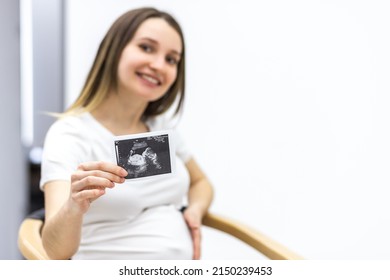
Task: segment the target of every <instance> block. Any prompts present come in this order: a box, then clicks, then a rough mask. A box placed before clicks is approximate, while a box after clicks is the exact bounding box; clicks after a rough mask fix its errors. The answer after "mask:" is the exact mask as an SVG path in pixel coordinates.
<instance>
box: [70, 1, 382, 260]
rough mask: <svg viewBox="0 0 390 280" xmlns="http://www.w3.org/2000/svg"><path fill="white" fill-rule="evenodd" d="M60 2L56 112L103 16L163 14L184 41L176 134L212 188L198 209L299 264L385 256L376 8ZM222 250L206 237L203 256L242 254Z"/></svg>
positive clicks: (230, 247) (378, 4) (86, 64)
mask: <svg viewBox="0 0 390 280" xmlns="http://www.w3.org/2000/svg"><path fill="white" fill-rule="evenodd" d="M66 4H67V5H66V8H67V10H66V12H67V17H66V49H65V50H66V60H65V62H66V100H65V101H66V104H69V103H70V102H71V101H73V100H74V98H75V97H76V96H77V95H78V94H79V92H80V89H81V86H82V84H83V82H84V79H85V77H86V74H87V71H88V70H89V68H90V66H91V63H92V60H93V58H94V56H95V53H96V50H97V47H98V44H99V43H100V40H101V39H102V37H103V35H104V34H105V32H106V31H107V29H108V27H109V26H110V25H111V23H112V22H113V21H114V20H115V19H116V18H117V16H119V15H120V14H122V13H123V12H125V11H126V10H128V9H130V8H133V7H140V6H146V5H151V6H156V7H157V8H161V9H164V10H167V11H169V12H171V13H172V14H173V15H175V16H176V18H177V19H178V20H179V22H180V23H181V24H182V27H183V29H184V32H185V36H186V47H187V55H188V56H187V96H188V98H187V101H186V108H185V110H186V111H185V113H184V116H183V119H182V121H181V125H180V127H181V129H182V131H183V134H184V136H185V137H186V139H187V141H188V142H189V144H190V145H191V147H192V150H193V152H194V155H195V157H196V159H197V160H198V162H199V163H200V164H201V166H202V167H203V169H204V170H205V172H206V173H207V174H208V175H209V177H210V179H211V181H212V182H213V184H214V187H215V191H216V198H215V201H214V204H213V206H212V211H213V212H216V213H220V214H223V215H227V216H229V217H232V218H234V219H237V220H240V221H242V222H244V223H246V224H248V225H250V226H252V227H253V228H255V229H257V230H259V231H261V232H263V233H265V234H267V235H269V236H271V237H272V238H274V239H276V240H277V241H279V242H281V243H283V244H284V245H286V246H288V247H289V248H290V249H292V250H294V251H295V252H297V253H299V254H301V255H303V256H304V257H305V258H307V259H388V258H390V241H389V238H388V237H389V236H390V218H389V214H390V203H389V195H390V190H389V183H390V176H389V170H390V145H389V144H390V130H389V123H390V110H389V108H390V94H389V90H390V83H389V77H390V52H389V51H388V50H389V49H390V35H389V34H390V32H389V31H390V30H389V29H390V17H389V16H388V15H389V14H390V6H389V5H390V4H388V2H387V1H385V0H383V1H379V0H371V1H352V0H351V1H347V0H337V1H333V0H328V1H304V0H296V1H287V0H276V1H253V0H241V1H226V0H225V1H206V0H198V1H180V0H171V1H168V0H166V1H161V0H160V1H157V0H156V1H136V0H133V1H128V0H116V1H112V0H99V1H96V0H83V1H76V0H68V1H66ZM228 241H229V242H228ZM228 241H226V239H225V238H224V237H223V238H222V237H219V236H218V235H216V234H215V233H214V232H211V231H206V232H205V238H204V244H205V245H204V254H203V256H204V258H205V259H211V258H220V259H223V258H243V259H245V258H254V257H255V256H256V255H255V254H254V253H253V252H252V251H250V250H247V249H246V248H243V247H240V246H238V245H237V244H236V243H230V240H228ZM232 242H233V241H232ZM211 247H212V248H214V249H209V248H211ZM215 248H218V249H215ZM218 251H219V252H218Z"/></svg>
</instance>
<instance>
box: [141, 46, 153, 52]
mask: <svg viewBox="0 0 390 280" xmlns="http://www.w3.org/2000/svg"><path fill="white" fill-rule="evenodd" d="M139 47H140V48H141V50H143V51H144V52H147V53H149V52H152V50H153V49H152V47H151V46H149V45H146V44H141V45H140V46H139Z"/></svg>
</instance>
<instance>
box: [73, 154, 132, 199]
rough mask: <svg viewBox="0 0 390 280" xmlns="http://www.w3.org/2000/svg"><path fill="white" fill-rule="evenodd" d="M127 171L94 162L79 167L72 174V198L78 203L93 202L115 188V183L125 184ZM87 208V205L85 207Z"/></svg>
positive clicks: (105, 163) (104, 163) (111, 165)
mask: <svg viewBox="0 0 390 280" xmlns="http://www.w3.org/2000/svg"><path fill="white" fill-rule="evenodd" d="M125 176H127V171H126V170H124V169H123V168H122V167H120V166H117V165H115V164H113V163H110V162H103V161H94V162H85V163H82V164H80V165H79V167H78V169H77V170H76V171H75V172H74V173H73V174H72V176H71V182H72V198H73V200H74V201H76V202H78V203H82V202H85V201H87V200H88V201H89V202H92V201H93V200H95V199H97V198H99V197H100V196H102V195H103V194H104V193H105V189H106V188H113V187H114V186H115V183H123V182H124V181H125V178H124V177H125ZM84 206H86V205H84Z"/></svg>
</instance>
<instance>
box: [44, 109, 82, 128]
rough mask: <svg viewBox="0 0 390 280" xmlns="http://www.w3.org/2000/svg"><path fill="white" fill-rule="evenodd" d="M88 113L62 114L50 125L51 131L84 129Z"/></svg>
mask: <svg viewBox="0 0 390 280" xmlns="http://www.w3.org/2000/svg"><path fill="white" fill-rule="evenodd" d="M87 114H88V113H81V114H77V115H62V116H60V117H58V118H57V119H56V120H55V121H54V123H53V124H52V125H51V127H50V129H49V130H50V131H63V132H71V131H84V129H85V128H86V127H88V126H87Z"/></svg>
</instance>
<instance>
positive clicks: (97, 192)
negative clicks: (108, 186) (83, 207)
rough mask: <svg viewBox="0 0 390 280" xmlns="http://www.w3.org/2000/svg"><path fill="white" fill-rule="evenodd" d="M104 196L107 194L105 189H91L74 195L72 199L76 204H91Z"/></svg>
mask: <svg viewBox="0 0 390 280" xmlns="http://www.w3.org/2000/svg"><path fill="white" fill-rule="evenodd" d="M103 194H105V190H104V188H98V189H89V190H83V191H81V192H76V193H73V194H72V198H73V200H74V201H76V202H83V201H85V200H88V201H89V203H91V202H92V201H94V200H96V199H98V198H99V197H101V196H102V195H103Z"/></svg>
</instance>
